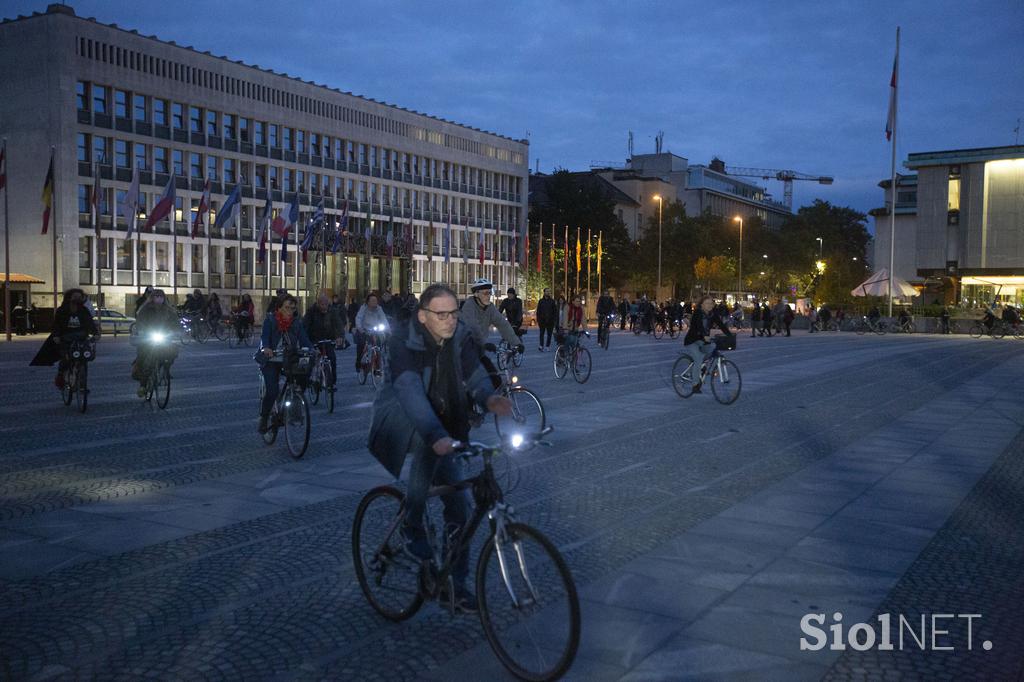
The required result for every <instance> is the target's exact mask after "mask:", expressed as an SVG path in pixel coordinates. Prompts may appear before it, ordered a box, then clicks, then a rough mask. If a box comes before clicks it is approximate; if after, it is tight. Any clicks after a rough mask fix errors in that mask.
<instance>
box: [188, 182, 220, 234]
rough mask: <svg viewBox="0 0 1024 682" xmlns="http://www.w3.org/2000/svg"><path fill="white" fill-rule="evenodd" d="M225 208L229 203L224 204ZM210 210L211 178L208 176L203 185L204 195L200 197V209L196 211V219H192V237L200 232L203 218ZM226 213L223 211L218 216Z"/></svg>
mask: <svg viewBox="0 0 1024 682" xmlns="http://www.w3.org/2000/svg"><path fill="white" fill-rule="evenodd" d="M224 208H227V204H226V203H225V204H224ZM209 211H210V178H206V184H205V185H203V196H201V197H200V198H199V209H198V210H197V211H196V217H195V220H193V221H192V239H195V238H196V236H198V234H199V226H200V225H202V224H203V218H204V217H205V216H206V214H207V213H209ZM223 214H224V211H221V213H220V215H218V216H217V218H220V216H221V215H223Z"/></svg>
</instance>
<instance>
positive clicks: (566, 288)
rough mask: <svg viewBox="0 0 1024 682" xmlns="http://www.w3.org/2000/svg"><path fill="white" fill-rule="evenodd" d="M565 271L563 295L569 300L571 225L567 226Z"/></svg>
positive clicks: (563, 275)
mask: <svg viewBox="0 0 1024 682" xmlns="http://www.w3.org/2000/svg"><path fill="white" fill-rule="evenodd" d="M564 246H565V259H564V260H565V272H563V273H562V296H564V297H565V299H566V300H569V226H568V225H566V226H565V243H564Z"/></svg>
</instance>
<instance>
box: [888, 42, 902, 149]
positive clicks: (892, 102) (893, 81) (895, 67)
mask: <svg viewBox="0 0 1024 682" xmlns="http://www.w3.org/2000/svg"><path fill="white" fill-rule="evenodd" d="M899 71H900V30H899V29H898V28H897V29H896V57H895V58H894V59H893V60H892V78H890V79H889V116H888V118H887V119H886V121H885V139H886V140H891V139H892V134H893V133H894V132H895V131H896V86H897V83H898V81H899Z"/></svg>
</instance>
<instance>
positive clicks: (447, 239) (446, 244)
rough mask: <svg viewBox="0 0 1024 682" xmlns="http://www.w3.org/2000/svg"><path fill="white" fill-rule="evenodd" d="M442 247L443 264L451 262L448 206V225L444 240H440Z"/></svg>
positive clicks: (450, 225) (450, 232) (450, 224)
mask: <svg viewBox="0 0 1024 682" xmlns="http://www.w3.org/2000/svg"><path fill="white" fill-rule="evenodd" d="M442 246H444V262H445V263H451V262H452V209H451V205H450V204H449V208H448V225H447V226H446V227H445V230H444V239H443V240H442Z"/></svg>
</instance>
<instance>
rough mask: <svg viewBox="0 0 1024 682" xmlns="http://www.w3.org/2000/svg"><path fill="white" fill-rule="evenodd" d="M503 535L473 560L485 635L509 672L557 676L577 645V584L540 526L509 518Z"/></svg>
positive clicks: (535, 677)
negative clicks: (537, 527)
mask: <svg viewBox="0 0 1024 682" xmlns="http://www.w3.org/2000/svg"><path fill="white" fill-rule="evenodd" d="M499 533H500V531H499ZM503 535H504V537H503V538H498V534H495V535H492V536H491V537H490V538H489V539H488V540H487V543H486V544H485V545H484V547H483V549H482V550H481V551H480V559H479V560H478V562H477V569H476V591H477V601H478V602H479V607H480V622H481V624H482V625H483V628H484V634H485V635H486V636H487V642H488V643H489V644H490V645H491V649H492V650H493V651H494V654H495V655H496V656H497V657H498V660H500V661H501V663H502V665H504V666H505V667H506V668H507V669H508V670H509V671H510V672H511V673H512V674H513V675H515V676H517V677H519V678H521V679H524V680H554V679H557V678H559V677H561V676H562V675H563V674H564V673H565V671H566V670H568V669H569V666H571V665H572V662H573V660H574V659H575V658H576V649H577V647H578V646H579V640H580V604H579V598H578V596H577V594H576V584H575V583H574V582H573V579H572V574H571V573H570V572H569V567H568V566H566V563H565V559H563V558H562V555H561V554H559V552H558V550H557V549H556V548H555V546H554V545H553V544H552V543H551V541H550V540H548V539H547V538H546V537H544V535H543V534H541V532H540V531H538V530H535V529H533V528H531V527H530V526H527V525H524V524H521V523H510V524H507V525H506V526H505V528H504V533H503ZM504 576H507V580H506V578H505V577H504ZM541 613H543V616H540V615H537V614H541Z"/></svg>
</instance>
